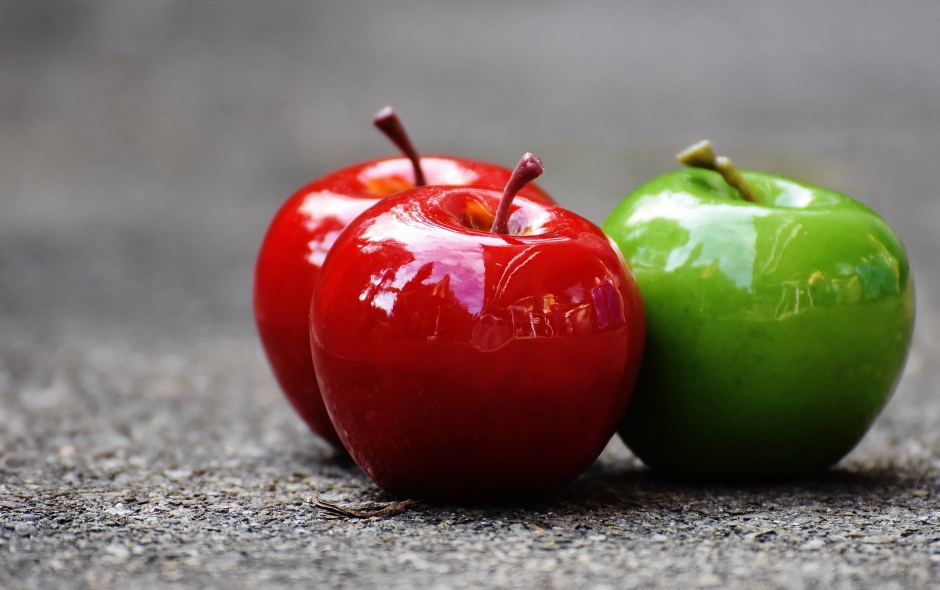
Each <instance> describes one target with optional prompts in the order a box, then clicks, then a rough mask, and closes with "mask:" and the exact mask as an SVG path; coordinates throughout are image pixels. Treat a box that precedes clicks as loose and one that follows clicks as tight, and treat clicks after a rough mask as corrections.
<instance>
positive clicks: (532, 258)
mask: <svg viewBox="0 0 940 590" xmlns="http://www.w3.org/2000/svg"><path fill="white" fill-rule="evenodd" d="M540 169H541V165H540V164H538V162H537V159H535V158H534V157H532V156H531V155H530V154H527V157H526V158H524V159H523V162H521V163H520V167H519V168H517V172H518V174H515V175H514V177H513V180H511V181H510V182H509V183H508V185H507V187H506V190H505V191H504V193H503V194H502V195H501V193H500V192H499V191H495V190H492V189H484V188H470V187H439V186H427V187H423V188H414V189H410V190H406V191H403V192H401V193H399V194H397V195H395V196H393V197H389V198H388V199H385V200H384V201H382V202H380V203H378V204H376V205H375V206H373V207H372V208H370V209H369V210H368V211H367V212H365V213H364V214H362V215H361V216H360V217H358V218H357V219H356V220H355V221H353V222H352V223H351V224H350V225H349V227H348V228H347V229H346V231H344V232H343V233H342V234H341V235H340V236H339V238H338V240H337V241H336V243H335V246H334V248H333V249H332V250H331V251H330V253H329V255H327V257H326V261H325V262H324V264H323V268H322V270H321V272H320V279H319V282H318V283H317V287H316V290H315V293H314V297H313V300H312V306H311V316H310V338H311V347H312V350H313V359H314V365H315V367H316V371H317V376H318V378H319V382H320V388H321V391H322V393H323V399H324V401H325V403H326V407H327V409H328V411H329V413H330V416H331V417H332V420H333V424H334V425H335V426H336V429H337V432H338V434H339V437H340V439H341V440H342V442H343V444H344V445H345V447H346V448H347V449H348V450H349V452H350V454H351V455H352V458H353V459H354V460H355V461H356V462H357V463H358V464H359V466H360V467H361V468H362V469H363V471H365V472H366V473H367V474H368V475H369V476H370V477H371V478H372V479H373V480H374V481H375V482H376V483H377V484H378V485H379V486H381V487H382V488H384V489H386V490H388V491H389V492H391V493H393V494H396V495H398V496H402V497H409V498H419V499H427V500H436V501H481V500H492V499H501V498H512V497H522V496H530V495H533V494H538V493H540V492H544V491H548V490H551V489H553V488H556V487H559V486H562V485H564V484H565V483H567V482H569V481H571V480H572V479H574V478H575V477H577V476H578V474H580V473H581V472H582V471H583V470H584V469H585V468H586V467H587V466H588V465H590V464H591V462H592V461H594V459H596V458H597V456H598V454H600V452H601V451H602V450H603V448H604V446H605V445H606V444H607V442H608V441H609V440H610V438H611V436H612V435H613V433H614V431H615V429H616V428H617V425H618V424H619V422H620V419H621V417H622V416H623V413H624V411H625V409H626V407H627V403H628V401H629V399H630V394H631V391H632V388H633V383H634V380H635V378H636V375H637V371H638V368H639V363H640V360H641V356H642V351H643V344H644V335H645V320H644V314H643V308H642V303H641V301H640V296H639V293H638V292H637V288H636V283H635V281H634V279H633V275H632V272H631V271H630V270H629V268H628V267H627V266H626V262H625V261H624V260H623V257H622V256H621V255H620V253H619V251H618V250H617V249H616V246H613V245H612V243H611V242H610V240H609V239H608V238H607V237H606V236H605V235H604V233H603V232H602V231H601V230H600V228H598V227H597V226H595V225H594V224H592V223H590V222H589V221H587V220H585V219H583V218H582V217H579V216H578V215H576V214H574V213H571V212H569V211H567V210H565V209H562V208H560V207H557V206H554V205H551V204H547V203H545V202H539V201H537V200H535V199H531V198H527V197H524V196H520V197H518V198H516V199H515V200H514V201H513V200H512V196H513V193H514V192H515V191H516V190H518V188H519V185H520V184H521V183H522V182H521V181H524V180H526V178H525V176H526V172H527V171H528V173H529V175H530V176H531V175H532V174H533V173H535V172H538V171H539V170H540ZM510 203H511V205H510ZM500 204H502V207H501V208H502V209H503V210H504V213H500V212H498V211H497V210H498V209H500ZM494 217H495V218H496V219H495V220H494ZM504 223H505V226H504V228H503V232H505V233H499V232H497V233H493V232H492V231H490V229H491V227H490V226H491V225H492V226H493V228H494V229H497V230H499V229H500V226H501V225H503V224H504Z"/></svg>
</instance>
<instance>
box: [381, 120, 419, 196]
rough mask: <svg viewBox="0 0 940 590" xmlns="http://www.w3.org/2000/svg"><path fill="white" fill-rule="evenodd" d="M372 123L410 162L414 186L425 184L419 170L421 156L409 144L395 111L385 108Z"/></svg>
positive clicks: (406, 134) (412, 145)
mask: <svg viewBox="0 0 940 590" xmlns="http://www.w3.org/2000/svg"><path fill="white" fill-rule="evenodd" d="M372 122H373V123H374V124H375V126H376V127H378V128H379V130H380V131H381V132H382V133H384V134H385V136H386V137H388V138H389V139H390V140H392V143H394V144H395V145H396V146H397V147H398V149H400V150H401V152H402V153H403V154H405V155H406V156H408V159H409V160H411V165H412V166H414V169H415V186H424V185H425V184H427V183H426V182H425V180H424V171H423V170H421V156H420V155H419V154H418V150H416V149H415V146H414V144H412V143H411V139H409V138H408V133H407V132H406V131H405V126H404V125H402V124H401V120H399V118H398V114H397V113H396V112H395V109H393V108H392V107H385V108H384V109H382V110H381V111H379V112H378V113H376V114H375V119H373V120H372Z"/></svg>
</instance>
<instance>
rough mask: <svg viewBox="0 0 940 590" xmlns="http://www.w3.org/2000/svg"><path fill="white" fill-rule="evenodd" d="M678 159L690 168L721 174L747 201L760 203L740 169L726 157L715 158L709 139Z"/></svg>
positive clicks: (677, 157)
mask: <svg viewBox="0 0 940 590" xmlns="http://www.w3.org/2000/svg"><path fill="white" fill-rule="evenodd" d="M676 159H677V160H679V163H680V164H682V165H684V166H689V167H690V168H705V169H706V170H714V171H715V172H717V173H718V174H721V177H722V178H724V179H725V182H727V183H728V184H729V185H731V187H732V188H734V189H735V190H736V191H738V193H739V194H740V195H741V196H742V197H743V198H744V200H745V201H750V202H751V203H758V202H759V201H758V200H757V194H756V193H755V192H754V189H753V188H751V185H749V184H748V183H747V181H746V180H744V177H743V176H741V173H740V172H738V169H737V168H735V167H734V164H732V163H731V160H729V159H728V158H726V157H724V156H715V152H714V150H712V143H711V142H710V141H708V140H707V139H706V140H705V141H700V142H698V143H697V144H695V145H693V146H692V147H689V148H687V149H685V150H684V151H682V152H681V153H680V154H679V155H678V156H676Z"/></svg>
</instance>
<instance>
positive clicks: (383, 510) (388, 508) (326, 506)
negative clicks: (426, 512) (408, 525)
mask: <svg viewBox="0 0 940 590" xmlns="http://www.w3.org/2000/svg"><path fill="white" fill-rule="evenodd" d="M310 503H311V504H313V505H314V506H315V507H317V508H319V509H321V510H324V511H326V512H328V513H329V514H332V515H333V516H338V517H341V518H372V517H375V516H392V515H394V514H401V513H402V512H404V511H405V510H407V509H409V508H414V507H415V506H417V505H418V501H417V500H404V501H402V502H389V503H388V504H385V505H384V506H381V507H379V505H377V504H374V503H373V504H372V505H371V506H370V507H369V508H368V509H364V510H363V509H356V508H345V507H343V506H339V505H338V504H333V503H332V502H327V501H326V500H321V499H320V498H310Z"/></svg>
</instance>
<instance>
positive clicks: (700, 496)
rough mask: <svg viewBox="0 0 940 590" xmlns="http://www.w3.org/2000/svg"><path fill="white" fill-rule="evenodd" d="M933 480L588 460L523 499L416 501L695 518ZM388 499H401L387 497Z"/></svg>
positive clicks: (900, 474) (454, 507) (916, 490)
mask: <svg viewBox="0 0 940 590" xmlns="http://www.w3.org/2000/svg"><path fill="white" fill-rule="evenodd" d="M937 487H938V486H937V481H936V478H933V477H927V476H926V474H924V473H920V474H917V473H912V472H910V471H904V470H900V469H891V468H877V469H867V470H859V469H849V468H845V467H838V466H837V467H834V468H832V469H829V470H827V471H824V472H821V473H818V474H814V475H812V476H806V477H800V478H791V479H786V480H762V481H749V482H717V481H693V480H687V479H680V478H676V477H669V476H666V475H663V474H659V473H656V472H654V471H652V470H650V469H648V468H646V467H642V466H637V465H635V464H632V463H631V464H628V465H627V464H619V462H618V464H615V465H611V464H609V463H608V464H603V463H602V462H598V463H595V465H593V466H592V467H591V468H590V469H588V470H587V471H586V472H585V473H584V474H582V475H581V476H580V477H579V478H578V479H576V480H575V481H574V482H572V483H570V484H568V485H567V486H565V487H564V488H562V489H560V490H558V491H555V492H553V493H550V494H546V495H543V496H540V497H537V498H531V499H527V500H522V501H513V500H506V501H495V502H482V503H474V504H459V505H458V504H436V503H422V505H421V507H420V508H418V510H422V511H424V512H425V513H426V514H428V515H432V514H433V513H438V514H439V515H441V516H443V515H444V514H445V513H450V514H452V515H453V516H454V517H457V518H458V520H459V521H462V522H471V521H473V520H483V519H502V520H506V521H513V522H523V523H526V522H528V523H531V524H537V523H538V522H539V521H540V520H541V519H543V518H544V517H546V516H547V515H550V516H551V517H552V518H557V517H563V516H568V517H585V518H604V519H610V518H614V519H616V518H628V519H635V520H642V519H646V518H648V517H649V515H650V513H651V512H653V513H659V514H661V515H664V516H665V515H669V514H677V513H687V512H689V511H692V512H697V513H698V514H699V515H701V516H702V517H712V518H721V517H723V516H724V515H727V514H746V513H756V512H761V511H765V510H781V509H783V510H787V509H795V510H816V509H820V508H822V509H825V508H841V509H845V508H846V507H853V506H868V507H874V506H886V505H888V504H891V505H897V504H899V503H904V502H911V503H915V502H916V503H921V502H923V501H924V500H925V499H926V498H929V497H936V495H937V494H938V493H940V489H937ZM388 500H389V501H392V500H401V498H393V497H392V496H388Z"/></svg>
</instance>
